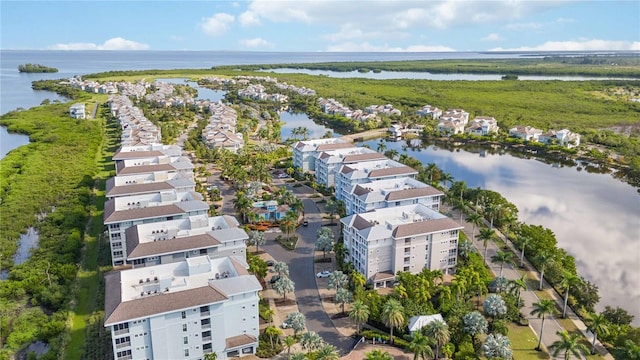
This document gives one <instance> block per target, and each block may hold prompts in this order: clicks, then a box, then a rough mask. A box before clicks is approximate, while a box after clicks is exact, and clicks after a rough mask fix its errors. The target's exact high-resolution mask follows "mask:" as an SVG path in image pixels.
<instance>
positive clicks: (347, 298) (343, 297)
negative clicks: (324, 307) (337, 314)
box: [334, 288, 353, 314]
mask: <svg viewBox="0 0 640 360" xmlns="http://www.w3.org/2000/svg"><path fill="white" fill-rule="evenodd" d="M334 301H335V302H337V303H340V304H341V306H342V313H343V314H344V304H346V303H350V302H351V301H353V294H352V293H351V291H349V290H347V289H345V288H339V289H338V291H336V296H335V297H334Z"/></svg>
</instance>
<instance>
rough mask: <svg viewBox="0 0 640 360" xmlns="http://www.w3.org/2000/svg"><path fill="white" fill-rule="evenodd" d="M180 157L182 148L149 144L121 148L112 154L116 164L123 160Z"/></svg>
mask: <svg viewBox="0 0 640 360" xmlns="http://www.w3.org/2000/svg"><path fill="white" fill-rule="evenodd" d="M180 156H182V148H181V147H180V146H178V145H164V144H150V145H134V146H121V147H120V148H119V149H118V150H116V152H115V154H113V157H112V160H113V161H115V162H116V163H118V162H121V161H124V160H135V159H147V160H146V161H150V160H152V159H153V158H156V157H171V158H178V157H180Z"/></svg>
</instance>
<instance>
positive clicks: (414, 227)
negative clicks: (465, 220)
mask: <svg viewBox="0 0 640 360" xmlns="http://www.w3.org/2000/svg"><path fill="white" fill-rule="evenodd" d="M454 229H462V226H460V224H458V223H457V222H455V221H453V220H451V219H449V218H443V219H434V220H426V221H418V222H414V223H410V224H402V225H398V226H397V227H396V228H395V229H394V230H393V233H392V236H393V237H394V238H396V239H399V238H404V237H408V236H416V235H422V234H430V233H434V232H439V231H445V230H454Z"/></svg>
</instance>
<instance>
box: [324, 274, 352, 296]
mask: <svg viewBox="0 0 640 360" xmlns="http://www.w3.org/2000/svg"><path fill="white" fill-rule="evenodd" d="M348 282H349V277H348V276H347V275H346V274H345V273H343V272H342V271H340V270H335V271H334V272H332V273H331V274H329V281H328V282H327V287H328V288H329V289H333V290H336V291H338V289H341V288H343V287H345V285H347V283H348Z"/></svg>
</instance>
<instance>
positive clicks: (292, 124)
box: [280, 111, 339, 140]
mask: <svg viewBox="0 0 640 360" xmlns="http://www.w3.org/2000/svg"><path fill="white" fill-rule="evenodd" d="M280 120H282V121H283V122H284V124H282V127H281V128H280V138H281V139H282V140H286V139H287V138H288V137H289V136H291V130H293V129H294V128H297V127H300V126H301V127H306V128H307V130H309V134H308V137H309V139H319V138H321V137H322V136H323V135H324V134H326V133H327V131H331V132H332V133H333V134H334V135H333V136H334V137H336V136H339V135H338V134H336V133H335V132H334V131H333V130H331V129H329V128H327V127H325V126H323V125H318V124H316V123H315V122H313V120H311V119H309V117H308V116H307V114H305V113H292V112H289V111H283V112H281V113H280Z"/></svg>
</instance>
